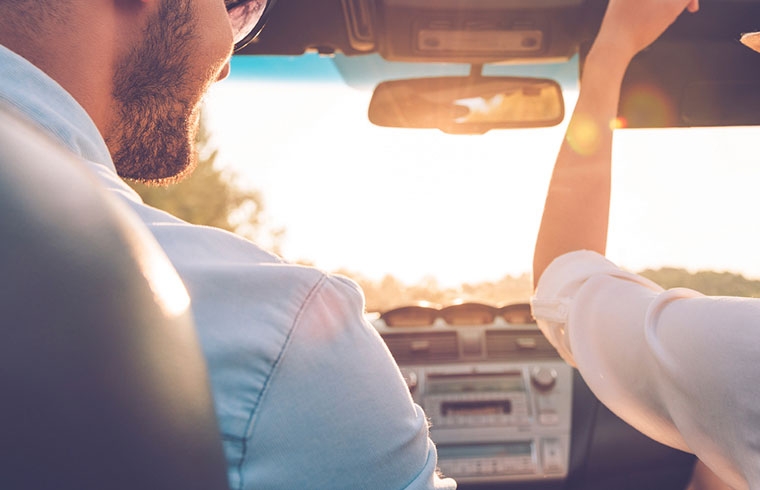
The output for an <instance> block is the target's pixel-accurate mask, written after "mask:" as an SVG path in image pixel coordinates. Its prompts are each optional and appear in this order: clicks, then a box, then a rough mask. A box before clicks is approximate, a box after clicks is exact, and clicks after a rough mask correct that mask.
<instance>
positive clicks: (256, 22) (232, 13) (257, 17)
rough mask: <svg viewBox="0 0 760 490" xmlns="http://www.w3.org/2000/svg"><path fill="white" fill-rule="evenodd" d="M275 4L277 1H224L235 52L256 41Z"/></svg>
mask: <svg viewBox="0 0 760 490" xmlns="http://www.w3.org/2000/svg"><path fill="white" fill-rule="evenodd" d="M276 3H277V0H225V2H224V4H225V6H226V7H227V15H228V16H229V18H230V24H231V25H232V32H233V35H234V39H235V52H238V51H240V50H241V49H243V48H244V47H246V46H248V44H250V43H251V41H253V40H254V39H256V36H258V35H259V33H260V32H261V30H262V29H264V26H265V25H266V23H267V19H268V18H269V14H270V13H271V12H272V8H274V5H275V4H276Z"/></svg>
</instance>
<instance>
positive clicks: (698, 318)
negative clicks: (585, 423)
mask: <svg viewBox="0 0 760 490" xmlns="http://www.w3.org/2000/svg"><path fill="white" fill-rule="evenodd" d="M532 306H533V313H534V316H535V317H536V319H537V321H538V325H539V327H540V328H541V330H542V331H543V332H544V334H545V335H546V336H547V337H548V338H549V340H550V341H551V342H552V343H553V344H554V345H555V347H557V349H558V350H559V352H560V354H561V355H562V357H563V358H564V359H565V360H566V361H568V362H569V363H571V364H573V365H575V366H576V367H577V368H578V370H579V371H580V372H581V374H582V375H583V378H584V379H585V380H586V382H587V383H588V385H589V387H590V388H591V390H592V391H593V392H594V394H595V395H596V396H597V397H598V398H599V399H600V400H601V401H602V402H603V403H604V404H605V405H607V406H608V407H609V408H610V409H611V410H612V411H613V412H615V413H616V414H617V415H618V416H620V417H621V418H623V419H624V420H625V421H627V422H628V423H629V424H631V425H632V426H634V427H635V428H637V429H638V430H640V431H641V432H643V433H644V434H646V435H648V436H649V437H651V438H653V439H655V440H657V441H659V442H662V443H664V444H667V445H669V446H672V447H675V448H678V449H682V450H685V451H690V452H693V453H695V454H696V455H697V456H699V458H700V459H701V460H702V461H703V462H704V463H705V464H707V466H709V467H710V468H711V469H712V470H713V471H714V472H715V473H716V474H717V475H718V476H720V477H721V478H722V479H723V480H724V481H725V482H726V483H728V484H729V485H732V486H733V487H734V488H760V300H758V299H753V298H724V297H707V296H703V295H701V294H699V293H697V292H695V291H691V290H688V289H674V290H671V291H667V292H666V291H664V290H663V289H662V288H660V287H659V286H657V285H656V284H654V283H653V282H651V281H649V280H648V279H645V278H643V277H641V276H637V275H635V274H631V273H628V272H624V271H622V270H620V269H619V268H618V267H616V266H615V265H614V264H613V263H612V262H610V261H608V260H607V259H605V258H604V257H603V256H601V255H599V254H597V253H594V252H589V251H578V252H572V253H570V254H566V255H563V256H561V257H559V258H557V259H556V260H555V261H554V262H553V263H552V264H551V265H550V266H549V267H548V268H547V269H546V271H545V272H544V274H543V276H542V277H541V279H540V281H539V283H538V288H537V289H536V294H535V297H534V298H533V300H532Z"/></svg>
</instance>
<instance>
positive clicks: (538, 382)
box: [530, 367, 557, 391]
mask: <svg viewBox="0 0 760 490" xmlns="http://www.w3.org/2000/svg"><path fill="white" fill-rule="evenodd" d="M530 380H531V381H532V382H533V386H535V387H536V388H537V389H538V390H539V391H549V390H551V389H552V388H554V385H555V384H557V370H556V369H552V368H545V367H541V368H534V369H533V372H532V373H531V374H530Z"/></svg>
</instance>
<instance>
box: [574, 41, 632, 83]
mask: <svg viewBox="0 0 760 490" xmlns="http://www.w3.org/2000/svg"><path fill="white" fill-rule="evenodd" d="M635 55H636V51H635V50H632V49H630V48H629V47H627V46H626V44H625V43H624V42H623V41H622V40H620V39H609V40H608V39H607V38H603V37H600V38H598V39H597V40H596V42H594V45H593V46H592V47H591V50H590V51H589V53H588V56H587V58H586V69H588V68H594V67H598V68H600V69H602V70H603V71H604V72H606V73H608V74H609V75H612V76H614V75H619V78H620V79H621V80H622V78H623V75H624V74H625V72H626V70H627V69H628V65H629V64H630V63H631V60H632V59H633V57H634V56H635Z"/></svg>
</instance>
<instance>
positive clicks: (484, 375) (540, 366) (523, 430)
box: [373, 303, 572, 483]
mask: <svg viewBox="0 0 760 490" xmlns="http://www.w3.org/2000/svg"><path fill="white" fill-rule="evenodd" d="M373 325H374V326H375V328H376V329H377V330H378V331H379V333H380V335H381V336H382V337H383V339H384V340H385V342H386V344H387V345H388V348H389V349H390V351H391V353H392V354H393V355H394V357H395V358H396V361H397V362H398V364H399V367H400V369H401V372H402V375H403V376H404V379H405V380H406V383H407V386H408V387H409V390H410V392H411V394H412V397H413V399H414V401H415V402H416V403H418V404H419V405H421V406H422V407H423V409H424V410H425V412H426V413H427V415H428V417H430V422H431V429H430V432H431V437H432V439H433V441H434V442H435V443H436V446H437V448H438V464H439V467H440V469H441V471H442V473H443V474H444V475H446V476H450V477H452V478H455V479H456V480H457V481H459V482H461V483H474V482H515V481H533V480H544V479H562V478H564V477H565V476H566V475H567V471H568V462H569V449H570V416H571V413H570V411H571V403H572V369H571V368H570V366H568V365H567V364H566V363H564V362H563V361H562V360H561V359H560V358H559V355H558V354H557V352H556V351H555V350H554V349H553V348H552V346H551V345H550V344H549V343H548V342H547V341H546V339H545V338H544V337H543V335H542V334H541V332H540V331H539V330H538V328H537V327H536V325H535V324H534V323H532V319H531V317H530V309H529V306H528V305H512V306H508V307H505V308H501V309H499V308H494V307H491V306H488V305H481V304H473V303H466V304H461V305H456V306H453V307H449V308H443V309H438V308H431V307H427V306H411V307H406V308H399V309H396V310H393V311H389V312H386V313H384V314H383V315H381V316H380V317H379V318H377V319H376V320H375V321H373Z"/></svg>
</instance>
